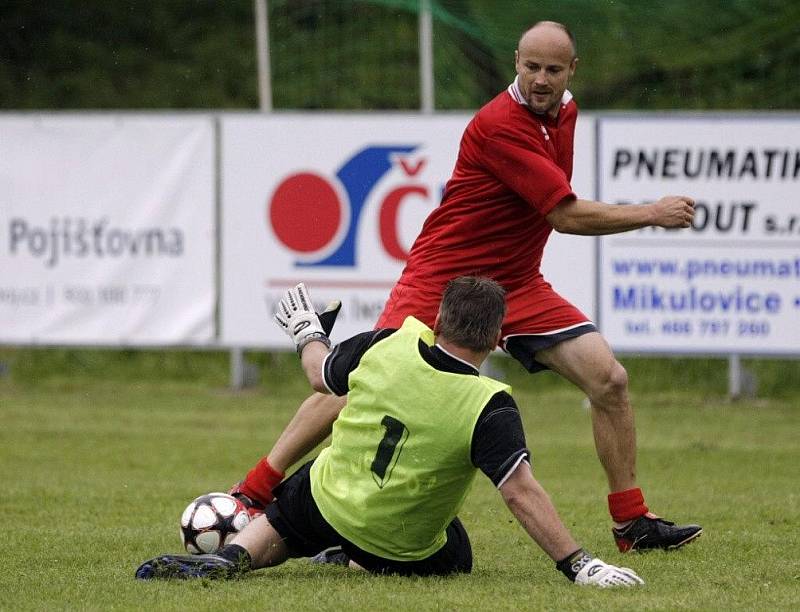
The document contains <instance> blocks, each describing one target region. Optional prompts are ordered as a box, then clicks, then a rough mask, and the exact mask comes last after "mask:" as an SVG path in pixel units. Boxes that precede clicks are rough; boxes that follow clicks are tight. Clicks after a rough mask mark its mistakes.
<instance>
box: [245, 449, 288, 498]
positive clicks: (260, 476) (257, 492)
mask: <svg viewBox="0 0 800 612" xmlns="http://www.w3.org/2000/svg"><path fill="white" fill-rule="evenodd" d="M284 476H285V474H284V473H283V472H279V471H278V470H276V469H275V468H273V467H272V466H271V465H270V464H269V461H268V460H267V458H266V457H264V458H263V459H261V460H260V461H259V462H258V463H257V464H256V466H255V467H254V468H253V469H252V470H250V471H249V472H248V473H247V476H245V479H244V481H243V482H242V484H241V487H240V490H241V492H242V493H244V494H245V495H247V497H249V498H250V499H253V500H255V501H258V502H261V503H262V504H264V505H265V506H266V505H267V504H268V503H270V502H271V501H272V500H273V499H275V496H274V495H273V494H272V489H274V488H275V487H277V486H278V484H280V482H281V480H283V477H284Z"/></svg>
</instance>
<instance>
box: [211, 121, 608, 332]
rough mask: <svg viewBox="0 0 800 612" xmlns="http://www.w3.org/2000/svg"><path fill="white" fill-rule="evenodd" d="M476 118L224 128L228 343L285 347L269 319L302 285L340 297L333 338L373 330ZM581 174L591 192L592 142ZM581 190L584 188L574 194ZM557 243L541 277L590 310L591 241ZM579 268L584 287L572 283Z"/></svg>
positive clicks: (323, 296)
mask: <svg viewBox="0 0 800 612" xmlns="http://www.w3.org/2000/svg"><path fill="white" fill-rule="evenodd" d="M469 119H470V116H469V115H439V116H422V115H388V116H387V115H383V116H381V115H375V114H372V115H340V116H331V115H326V116H320V115H316V116H315V115H279V116H273V117H264V116H259V115H239V116H231V115H229V116H225V117H223V119H222V128H221V129H222V153H221V156H222V185H223V187H222V224H223V227H222V255H221V265H222V297H221V341H222V343H223V344H225V345H228V346H245V347H247V346H250V347H264V346H266V347H275V348H288V346H289V345H288V340H287V339H286V337H285V336H284V335H283V334H282V333H281V331H280V330H279V329H278V328H277V327H276V326H275V325H274V323H273V322H272V314H273V312H274V308H275V305H276V303H277V300H278V299H279V298H280V296H281V295H282V294H283V292H284V291H285V290H286V289H287V288H288V287H291V286H294V285H295V284H296V283H298V282H300V281H303V282H305V283H306V284H307V285H308V286H309V288H310V289H311V293H312V297H313V298H314V300H315V301H316V302H317V304H318V307H320V308H321V307H323V306H324V304H325V303H327V302H328V301H330V300H333V299H340V300H342V303H343V308H342V312H341V315H340V317H339V320H338V321H337V324H336V328H335V329H334V333H333V336H334V340H335V341H339V340H342V339H344V338H347V337H349V336H351V335H353V334H355V333H358V332H362V331H365V330H368V329H371V328H372V327H373V325H374V324H375V321H376V320H377V317H378V315H379V314H380V312H381V310H382V309H383V305H384V302H385V301H386V298H387V297H388V295H389V291H390V289H391V288H392V286H393V285H394V283H395V281H396V280H397V279H398V278H399V276H400V273H401V271H402V269H403V265H404V261H405V258H406V256H407V253H408V250H409V248H410V247H411V244H412V242H413V241H414V239H415V238H416V236H417V234H418V232H419V229H420V228H421V227H422V222H423V221H424V219H425V217H426V216H427V214H428V213H429V212H430V211H431V210H432V209H433V208H434V207H435V206H436V205H437V204H438V202H439V199H440V196H441V192H442V189H443V187H444V184H445V183H446V181H447V179H448V178H449V177H450V174H451V172H452V169H453V165H454V163H455V158H456V155H457V153H458V145H459V141H460V138H461V133H462V132H463V130H464V127H465V126H466V124H467V122H468V121H469ZM579 132H580V134H581V142H582V143H583V146H585V147H586V151H585V152H577V153H576V163H583V164H584V166H583V167H582V168H581V170H576V176H581V177H582V178H581V180H583V181H585V184H584V185H582V186H581V190H583V191H589V190H590V189H591V187H592V177H591V167H592V158H591V156H590V151H591V148H590V147H591V146H592V142H591V134H592V129H591V126H590V125H589V124H588V123H585V124H583V127H582V128H581V130H579ZM576 189H578V187H576ZM571 240H572V238H567V239H562V237H560V236H559V237H557V238H556V239H555V240H554V241H553V244H552V245H550V246H549V247H548V249H547V252H546V255H545V264H544V265H545V270H546V273H548V274H550V280H551V282H553V284H554V285H555V286H556V287H557V288H558V289H559V290H561V291H562V292H563V293H564V295H566V296H567V297H569V298H570V299H573V300H574V301H575V302H576V304H578V305H579V306H580V307H581V308H583V309H585V310H586V311H587V314H589V315H590V316H591V314H592V313H593V311H594V302H593V294H594V283H593V280H592V279H593V276H592V273H593V266H592V263H593V255H594V253H593V241H592V240H590V239H586V238H582V239H581V246H580V247H578V248H576V247H575V246H574V245H573V244H572V242H571ZM576 266H577V267H579V268H580V270H581V272H582V273H583V271H584V270H585V273H586V276H585V277H584V278H582V279H581V278H576V274H575V269H576Z"/></svg>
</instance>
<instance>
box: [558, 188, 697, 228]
mask: <svg viewBox="0 0 800 612" xmlns="http://www.w3.org/2000/svg"><path fill="white" fill-rule="evenodd" d="M546 218H547V221H548V223H550V225H552V226H553V228H554V229H555V230H556V231H558V232H561V233H562V234H580V235H584V236H602V235H606V234H619V233H622V232H628V231H630V230H635V229H640V228H642V227H649V226H658V227H666V228H687V227H690V226H691V224H692V219H693V218H694V200H693V199H692V198H689V197H686V196H666V197H664V198H661V199H660V200H658V201H656V202H653V203H651V204H605V203H603V202H594V201H592V200H572V199H569V200H564V201H562V202H561V203H559V204H558V205H557V206H556V207H555V208H554V209H553V210H551V211H550V212H549V213H548V214H547V216H546Z"/></svg>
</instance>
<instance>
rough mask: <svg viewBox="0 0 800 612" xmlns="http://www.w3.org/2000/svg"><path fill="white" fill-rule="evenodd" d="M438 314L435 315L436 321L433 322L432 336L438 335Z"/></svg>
mask: <svg viewBox="0 0 800 612" xmlns="http://www.w3.org/2000/svg"><path fill="white" fill-rule="evenodd" d="M440 314H441V313H439V312H437V313H436V320H434V322H433V333H434V334H438V333H439V315H440Z"/></svg>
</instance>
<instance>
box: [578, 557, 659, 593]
mask: <svg viewBox="0 0 800 612" xmlns="http://www.w3.org/2000/svg"><path fill="white" fill-rule="evenodd" d="M575 584H588V585H591V586H597V587H600V588H606V587H617V586H624V587H632V586H638V585H641V584H644V580H642V579H641V578H639V576H638V575H637V574H636V572H634V571H633V570H632V569H628V568H627V567H617V566H616V565H609V564H608V563H605V562H604V561H601V560H600V559H592V560H591V561H590V562H589V563H587V564H586V565H584V566H583V567H582V568H581V570H580V571H579V572H578V574H577V576H575Z"/></svg>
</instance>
